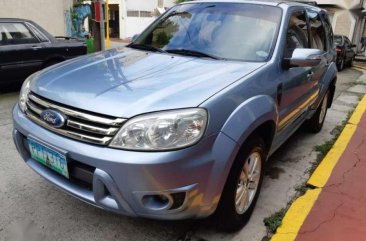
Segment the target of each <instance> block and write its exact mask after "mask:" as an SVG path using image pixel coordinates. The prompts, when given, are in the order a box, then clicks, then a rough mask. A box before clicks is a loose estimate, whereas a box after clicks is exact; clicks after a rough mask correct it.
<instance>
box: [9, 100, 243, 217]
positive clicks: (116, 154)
mask: <svg viewBox="0 0 366 241" xmlns="http://www.w3.org/2000/svg"><path fill="white" fill-rule="evenodd" d="M13 120H14V131H13V138H14V142H15V145H16V147H17V149H18V151H19V153H20V154H21V156H22V157H23V159H24V160H25V162H26V163H27V164H28V165H29V166H30V167H31V168H32V169H33V170H34V171H36V172H37V173H38V174H40V175H41V176H43V177H44V178H45V179H47V180H48V181H50V182H52V183H53V184H55V185H56V186H58V187H59V188H61V189H62V190H64V191H66V192H68V193H69V194H71V195H73V196H75V197H77V198H79V199H81V200H83V201H85V202H88V203H90V204H92V205H94V206H97V207H100V208H103V209H106V210H109V211H112V212H116V213H120V214H124V215H129V216H141V217H149V218H156V219H185V218H202V217H207V216H209V215H211V214H212V213H213V212H214V211H215V209H216V206H217V204H218V201H219V199H220V195H221V192H222V190H223V187H224V185H225V181H226V179H227V175H228V173H229V170H230V167H231V164H232V161H233V159H234V158H235V156H236V153H237V151H238V146H237V144H236V143H235V142H234V141H233V140H231V139H230V138H228V137H227V136H226V135H225V134H223V133H218V134H215V135H212V136H209V137H206V138H204V139H203V140H202V141H200V143H198V144H197V145H195V146H192V147H189V148H186V149H182V150H176V151H169V152H133V151H124V150H116V149H112V148H108V147H101V146H95V145H91V144H87V143H83V142H79V141H75V140H72V139H68V138H66V137H62V136H59V135H57V134H54V133H52V132H50V131H48V130H46V129H44V128H42V127H40V126H38V125H37V124H35V123H33V122H32V121H30V120H29V119H28V118H27V117H26V116H25V115H24V114H23V113H22V112H21V111H20V110H19V108H18V105H16V106H15V107H14V109H13ZM29 137H31V138H33V139H35V140H37V141H38V142H41V143H42V144H44V145H46V146H48V147H50V148H53V149H55V150H62V151H63V152H65V153H66V156H67V159H68V162H69V161H75V162H78V163H81V164H82V165H87V166H88V167H92V182H91V186H90V187H89V188H88V187H84V186H83V185H80V184H79V183H77V182H73V181H70V180H68V179H66V178H64V177H62V176H60V175H59V174H57V173H55V172H54V171H52V170H50V169H49V168H47V167H45V166H43V165H42V164H40V163H38V162H37V161H35V160H33V159H32V158H31V157H30V154H29V151H28V147H27V142H26V140H27V138H29ZM177 193H184V202H182V205H180V206H178V207H175V208H174V209H172V207H173V206H174V204H173V203H172V202H174V200H173V199H169V203H170V204H172V205H166V206H161V207H157V206H156V205H154V204H153V205H150V204H147V202H145V201H144V197H146V196H149V195H150V196H151V195H165V196H168V197H171V195H173V196H174V194H177Z"/></svg>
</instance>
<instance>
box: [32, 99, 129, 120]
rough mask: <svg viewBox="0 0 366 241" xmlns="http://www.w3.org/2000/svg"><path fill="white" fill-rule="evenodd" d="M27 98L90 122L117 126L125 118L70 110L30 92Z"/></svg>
mask: <svg viewBox="0 0 366 241" xmlns="http://www.w3.org/2000/svg"><path fill="white" fill-rule="evenodd" d="M29 99H31V100H32V101H34V102H35V103H37V104H38V105H41V106H43V107H45V108H52V109H56V110H60V111H62V112H63V113H64V114H65V115H68V116H72V117H75V118H78V119H83V120H87V121H92V122H95V123H99V124H103V125H111V126H119V125H121V124H122V123H123V122H125V119H121V118H116V119H107V118H103V117H99V116H95V115H90V114H87V113H82V112H80V111H76V110H71V109H68V108H65V107H62V106H58V105H55V104H53V103H50V102H47V101H44V100H42V99H40V98H38V97H37V96H35V95H32V94H29Z"/></svg>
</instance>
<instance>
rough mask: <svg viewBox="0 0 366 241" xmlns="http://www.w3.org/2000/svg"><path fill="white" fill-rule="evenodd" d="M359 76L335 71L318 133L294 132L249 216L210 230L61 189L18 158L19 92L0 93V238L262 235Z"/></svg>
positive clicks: (154, 240) (349, 104) (351, 100)
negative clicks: (138, 214)
mask: <svg viewBox="0 0 366 241" xmlns="http://www.w3.org/2000/svg"><path fill="white" fill-rule="evenodd" d="M361 75H362V73H361V72H360V71H356V70H353V69H347V70H345V71H344V72H342V73H340V74H339V77H338V78H339V79H338V86H337V88H338V89H337V96H336V97H337V100H336V101H335V103H334V106H333V108H332V109H331V110H330V111H329V112H328V117H327V119H326V123H325V127H324V130H323V131H322V132H321V133H319V134H317V135H312V134H308V133H306V132H304V131H302V130H300V131H298V132H297V133H296V134H295V135H294V136H293V137H292V138H291V139H290V140H289V141H288V142H287V143H286V144H285V145H284V147H282V148H281V149H280V150H279V151H277V153H275V155H274V156H272V158H271V159H270V161H269V162H268V166H267V171H266V173H267V174H266V176H265V180H264V184H263V189H262V192H261V196H260V199H259V202H258V205H257V207H256V210H255V212H254V215H253V217H252V219H251V220H250V222H249V223H248V225H247V226H246V227H245V228H244V229H243V230H241V231H240V232H238V233H235V234H224V233H219V232H217V231H216V230H215V227H214V226H213V225H212V224H211V222H210V221H209V220H201V221H192V220H188V221H179V222H166V221H164V222H162V221H155V220H147V219H140V218H129V217H124V216H119V215H115V214H112V213H109V212H106V211H103V210H100V209H97V208H95V207H92V206H90V205H87V204H85V203H83V202H81V201H79V200H77V199H75V198H73V197H70V196H69V195H67V194H65V193H63V192H62V191H60V190H58V189H57V188H56V187H54V186H53V185H52V184H50V183H48V182H47V181H45V180H44V179H43V178H41V177H40V176H38V175H37V174H36V173H34V172H33V171H32V170H31V169H30V168H28V166H27V165H26V164H25V163H24V162H23V160H22V159H21V158H20V157H19V155H18V153H17V151H16V149H15V147H14V145H13V141H12V138H11V131H12V121H11V108H12V106H13V105H14V104H15V102H16V101H17V96H18V93H16V92H12V93H5V94H1V95H0V136H1V138H0V146H1V148H0V240H27V241H33V240H37V241H38V240H53V241H56V240H62V241H65V240H83V241H84V240H88V241H93V240H137V241H139V240H151V241H165V240H166V241H171V240H173V241H174V240H185V241H188V240H191V241H198V240H201V241H202V240H206V241H214V240H245V241H260V240H262V238H263V237H264V236H266V228H265V226H264V224H263V218H265V217H267V216H269V215H270V214H272V213H274V212H275V211H278V210H280V209H281V208H283V207H285V206H286V204H287V202H288V201H289V200H291V198H292V197H293V195H295V187H296V186H297V185H299V184H301V183H303V182H304V181H305V180H306V179H307V177H308V173H307V172H306V171H307V169H308V168H309V167H310V166H311V164H312V162H313V161H314V160H315V159H316V156H317V153H316V152H315V151H314V146H315V145H318V144H323V143H324V142H325V141H326V140H329V139H331V137H332V134H331V132H332V130H333V129H334V127H335V126H337V125H338V124H340V123H341V122H342V120H344V119H345V118H346V117H347V114H348V112H349V111H352V110H353V108H354V106H355V105H356V104H357V102H358V99H359V97H360V95H361V93H364V92H365V91H366V89H365V87H366V86H365V85H356V86H354V85H355V81H356V80H357V79H358V78H359V77H360V76H361ZM363 77H364V76H361V78H363ZM365 81H366V78H365ZM223 221H224V220H223Z"/></svg>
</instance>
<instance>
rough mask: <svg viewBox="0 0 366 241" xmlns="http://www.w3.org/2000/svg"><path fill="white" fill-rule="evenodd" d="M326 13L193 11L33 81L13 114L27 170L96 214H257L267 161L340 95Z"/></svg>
mask: <svg viewBox="0 0 366 241" xmlns="http://www.w3.org/2000/svg"><path fill="white" fill-rule="evenodd" d="M334 60H335V51H334V49H333V33H332V28H331V25H330V23H329V19H328V17H327V14H326V12H325V11H323V10H321V9H319V8H317V7H314V6H310V5H305V4H301V3H290V2H273V1H244V0H238V1H231V2H228V1H223V0H218V1H194V2H188V3H185V4H181V5H177V6H175V7H173V8H171V9H170V10H168V11H167V12H166V13H165V14H163V15H162V16H161V17H159V18H158V19H157V20H156V21H155V22H154V23H152V24H151V25H150V26H149V27H148V28H147V29H146V30H145V31H143V32H142V33H141V34H140V35H139V36H138V37H136V38H134V40H133V42H132V43H131V44H130V45H128V46H127V47H121V48H116V49H111V50H108V51H104V52H99V53H95V54H92V55H89V56H84V57H79V58H76V59H73V60H70V61H67V62H64V63H61V64H57V65H55V66H53V67H50V68H48V69H45V70H44V71H41V72H38V73H36V74H33V75H32V76H30V77H29V78H28V79H27V80H26V81H25V82H24V84H23V87H22V90H21V93H20V98H19V103H18V104H17V105H16V106H15V107H14V110H13V119H14V132H13V134H14V142H15V145H16V147H17V149H18V151H19V153H20V154H21V156H22V157H23V159H24V160H25V162H26V163H27V164H28V165H29V166H30V167H31V168H32V169H33V170H35V171H36V172H37V173H38V174H40V175H41V176H43V177H44V178H45V179H47V180H48V181H50V182H52V183H53V184H55V185H56V186H58V187H60V188H61V189H62V190H64V191H66V192H68V193H70V194H71V195H73V196H75V197H77V198H79V199H81V200H83V201H85V202H88V203H90V204H92V205H95V206H97V207H100V208H103V209H106V210H109V211H112V212H116V213H120V214H124V215H130V216H141V217H148V218H156V219H171V220H172V219H186V218H204V217H208V216H210V215H212V214H215V215H216V216H217V217H218V218H219V220H225V222H222V223H221V225H222V227H223V228H225V229H227V230H236V229H239V228H240V227H242V226H243V225H244V224H245V223H246V222H247V221H248V220H249V217H250V215H251V213H252V212H253V209H254V206H255V203H256V201H257V198H258V195H259V191H260V188H261V184H262V180H263V168H264V166H265V164H266V160H267V159H268V157H269V156H270V155H271V154H272V153H273V152H274V151H276V149H278V148H279V147H280V146H281V144H283V143H284V142H285V141H286V140H287V139H288V138H289V137H290V136H291V135H292V134H293V133H294V132H295V131H296V130H297V129H298V128H299V127H300V126H302V125H303V124H304V125H306V127H307V128H308V129H309V130H310V131H312V132H319V131H320V130H321V128H322V125H323V123H324V119H325V116H326V112H327V109H328V108H329V107H330V106H331V103H332V100H333V95H334V91H335V85H336V79H337V69H336V64H335V63H334Z"/></svg>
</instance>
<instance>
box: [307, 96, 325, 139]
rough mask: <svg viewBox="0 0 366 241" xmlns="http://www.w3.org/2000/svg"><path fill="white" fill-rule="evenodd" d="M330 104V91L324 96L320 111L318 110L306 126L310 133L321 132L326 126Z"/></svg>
mask: <svg viewBox="0 0 366 241" xmlns="http://www.w3.org/2000/svg"><path fill="white" fill-rule="evenodd" d="M328 103H329V90H328V91H327V93H326V94H325V96H324V99H323V101H322V103H321V104H320V106H319V107H318V109H317V110H316V112H315V114H314V115H313V117H311V119H309V120H308V121H307V122H306V123H305V124H306V127H307V129H308V130H309V131H310V132H313V133H318V132H320V131H321V129H322V128H323V125H324V121H325V116H326V115H327V111H328Z"/></svg>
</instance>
